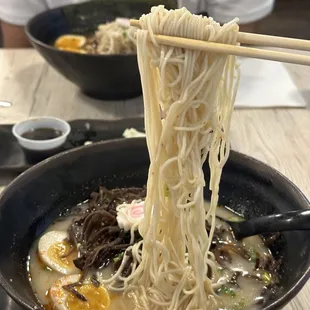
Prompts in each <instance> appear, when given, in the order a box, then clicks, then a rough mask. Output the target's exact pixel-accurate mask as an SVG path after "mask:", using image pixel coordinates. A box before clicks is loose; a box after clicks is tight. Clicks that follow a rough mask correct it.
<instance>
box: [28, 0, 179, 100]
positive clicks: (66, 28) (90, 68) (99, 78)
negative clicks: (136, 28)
mask: <svg viewBox="0 0 310 310" xmlns="http://www.w3.org/2000/svg"><path fill="white" fill-rule="evenodd" d="M170 2H172V3H173V2H174V3H175V1H173V0H172V1H170V0H168V1H167V5H168V7H169V3H170ZM158 4H160V1H158V0H132V1H128V0H114V1H113V0H110V1H91V2H86V3H80V4H73V5H69V6H65V7H61V8H56V9H52V10H48V11H46V12H43V13H41V14H39V15H37V16H35V17H34V18H32V19H31V20H30V21H29V22H28V24H27V26H26V34H27V36H28V38H29V40H30V42H31V44H32V45H33V46H34V47H35V48H36V49H37V51H38V52H39V53H40V54H41V55H42V56H43V58H45V60H46V61H47V62H48V63H49V64H50V65H51V66H53V67H54V68H55V69H56V70H57V71H58V72H59V73H60V74H62V75H63V76H64V77H66V78H67V79H68V80H70V81H71V82H73V83H74V84H76V85H77V86H78V87H79V88H80V89H81V90H82V91H83V92H84V93H86V94H87V95H89V96H92V97H95V98H99V99H109V100H119V99H127V98H131V97H137V96H139V95H140V94H141V92H142V89H141V81H140V74H139V70H138V63H137V55H136V54H134V55H111V56H110V55H87V54H77V53H70V52H66V51H61V50H58V49H56V48H54V47H53V46H52V44H53V43H54V42H55V40H56V39H57V38H58V37H59V36H61V35H64V34H83V35H87V34H91V33H93V32H94V31H95V30H96V29H97V26H98V25H99V24H102V23H106V22H109V21H113V20H115V18H117V17H127V18H139V17H140V16H141V15H142V14H144V13H148V12H149V11H150V9H151V7H152V6H153V5H158Z"/></svg>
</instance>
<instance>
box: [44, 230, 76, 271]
mask: <svg viewBox="0 0 310 310" xmlns="http://www.w3.org/2000/svg"><path fill="white" fill-rule="evenodd" d="M38 253H39V258H40V259H41V261H42V262H43V263H44V264H45V265H46V266H47V267H49V268H51V269H52V270H55V271H57V272H59V273H61V274H64V275H69V274H78V273H79V272H80V270H79V269H77V268H76V267H75V265H74V263H73V259H75V258H76V257H77V251H76V250H75V249H74V248H73V247H72V245H70V244H69V242H68V233H67V232H64V231H55V230H54V231H50V232H48V233H46V234H45V235H43V236H42V237H41V238H40V240H39V244H38Z"/></svg>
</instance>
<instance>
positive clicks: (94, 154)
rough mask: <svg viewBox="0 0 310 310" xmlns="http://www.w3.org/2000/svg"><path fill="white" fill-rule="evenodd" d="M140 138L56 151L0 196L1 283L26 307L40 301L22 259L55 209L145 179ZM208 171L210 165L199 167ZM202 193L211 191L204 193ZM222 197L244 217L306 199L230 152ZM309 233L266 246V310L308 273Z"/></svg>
mask: <svg viewBox="0 0 310 310" xmlns="http://www.w3.org/2000/svg"><path fill="white" fill-rule="evenodd" d="M148 166H149V156H148V152H147V148H146V143H145V139H143V138H140V139H139V138H138V139H127V140H126V139H123V140H113V141H108V142H102V143H98V144H93V145H89V146H85V147H81V148H77V149H74V150H71V151H68V152H65V153H62V154H60V155H56V156H54V157H52V158H50V159H47V160H45V161H44V162H42V163H40V164H38V165H36V166H34V167H33V168H31V169H29V170H27V171H26V172H25V173H23V174H22V175H20V176H19V177H18V178H17V179H15V180H14V181H13V182H12V183H11V184H10V185H9V186H8V187H7V189H6V190H5V191H4V192H3V193H2V195H1V198H0V249H1V251H0V284H1V285H2V286H3V288H4V289H5V290H6V292H7V293H8V294H9V295H10V296H11V297H13V299H15V300H16V301H17V302H18V303H19V304H20V305H22V306H23V307H24V308H25V309H38V307H39V304H38V302H37V301H36V298H35V296H34V294H33V292H32V289H31V286H30V284H29V279H28V274H27V268H26V261H27V256H28V252H29V249H30V247H31V245H32V243H33V241H34V240H35V239H36V238H37V237H38V236H39V235H40V234H41V233H42V232H43V231H44V230H45V229H46V228H47V227H48V225H50V224H51V223H52V222H53V221H54V220H55V219H56V218H57V217H58V216H59V214H60V213H62V212H63V211H64V210H66V209H68V208H70V207H72V206H75V205H76V204H77V203H79V202H81V201H84V200H86V199H88V198H89V196H90V193H91V192H92V191H95V190H98V187H99V185H105V186H106V187H108V188H115V187H128V186H142V185H144V184H146V180H147V172H148ZM204 171H205V177H206V179H208V178H209V169H208V165H207V164H206V165H205V167H204ZM205 194H206V198H207V196H208V195H209V192H208V191H206V193H205ZM220 203H221V204H224V205H227V206H229V207H230V208H232V209H233V210H236V211H237V212H239V213H241V214H243V215H244V216H245V217H246V218H252V217H257V216H261V215H266V214H272V213H276V212H286V211H289V210H302V209H306V208H309V202H308V201H307V199H306V198H305V197H304V196H303V194H302V193H301V192H300V191H299V190H298V188H296V187H295V186H294V185H293V184H292V183H291V182H290V181H289V180H288V179H286V178H285V177H283V176H282V175H281V174H279V173H278V172H277V171H275V170H274V169H272V168H270V167H268V166H266V165H264V164H262V163H260V162H258V161H256V160H254V159H252V158H249V157H247V156H245V155H241V154H239V153H236V152H231V154H230V157H229V160H228V162H227V164H226V166H225V168H224V171H223V176H222V179H221V185H220ZM309 240H310V232H308V231H292V232H287V233H283V234H282V235H281V238H280V240H279V241H278V242H276V243H275V244H274V245H273V246H272V247H271V250H272V252H273V254H274V256H275V257H276V258H282V264H281V267H280V279H281V280H280V282H281V290H279V292H278V293H277V294H276V295H275V296H274V298H273V299H271V300H269V301H268V303H267V305H266V306H265V308H264V309H281V308H282V307H283V306H284V305H285V304H286V303H287V302H289V301H290V300H291V299H292V298H293V297H294V296H295V295H296V294H297V293H298V291H299V290H300V289H301V288H302V286H303V285H304V284H305V282H306V281H307V280H308V277H309V272H310V269H309V266H310V242H309Z"/></svg>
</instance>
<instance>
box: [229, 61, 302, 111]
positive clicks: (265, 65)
mask: <svg viewBox="0 0 310 310" xmlns="http://www.w3.org/2000/svg"><path fill="white" fill-rule="evenodd" d="M239 62H240V65H241V78H240V85H239V90H238V94H237V98H236V103H235V107H237V108H268V107H305V106H306V102H305V100H304V99H303V97H302V96H301V94H300V93H299V91H298V89H297V87H296V86H295V84H294V82H293V80H292V79H291V77H290V75H289V73H288V71H287V70H286V68H285V67H284V65H283V64H282V63H280V62H276V61H266V60H260V59H251V58H240V59H239Z"/></svg>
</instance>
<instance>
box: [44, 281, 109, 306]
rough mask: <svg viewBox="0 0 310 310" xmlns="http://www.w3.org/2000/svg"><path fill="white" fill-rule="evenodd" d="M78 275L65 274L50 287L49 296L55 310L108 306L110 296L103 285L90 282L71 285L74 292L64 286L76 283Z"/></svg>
mask: <svg viewBox="0 0 310 310" xmlns="http://www.w3.org/2000/svg"><path fill="white" fill-rule="evenodd" d="M79 280H80V275H70V276H65V277H62V278H60V279H59V280H57V281H56V282H55V283H54V284H53V286H52V287H51V289H50V292H49V294H50V298H51V301H52V304H53V309H55V310H105V309H108V308H109V306H110V297H109V294H108V292H107V290H106V289H105V288H104V287H103V286H98V287H97V286H94V285H93V284H92V283H91V282H89V283H87V282H86V283H84V284H81V285H77V286H74V287H73V290H74V291H75V293H73V292H71V291H70V290H68V289H65V288H64V287H66V286H68V285H72V284H73V283H77V282H79Z"/></svg>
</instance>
